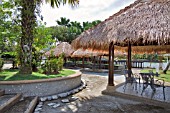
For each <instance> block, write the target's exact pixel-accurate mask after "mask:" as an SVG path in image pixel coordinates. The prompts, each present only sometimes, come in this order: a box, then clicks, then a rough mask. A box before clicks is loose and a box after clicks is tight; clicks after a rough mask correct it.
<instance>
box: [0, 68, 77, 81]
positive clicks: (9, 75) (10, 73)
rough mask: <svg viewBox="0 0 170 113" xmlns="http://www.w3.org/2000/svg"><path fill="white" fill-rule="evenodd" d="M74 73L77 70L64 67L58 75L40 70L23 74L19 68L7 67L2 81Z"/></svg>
mask: <svg viewBox="0 0 170 113" xmlns="http://www.w3.org/2000/svg"><path fill="white" fill-rule="evenodd" d="M74 73H75V71H72V70H67V69H64V70H62V71H59V74H56V75H45V74H41V73H38V72H33V73H32V74H31V75H21V74H18V70H16V69H15V70H14V69H6V70H3V71H2V72H0V81H12V80H35V79H48V78H56V77H62V76H68V75H71V74H74Z"/></svg>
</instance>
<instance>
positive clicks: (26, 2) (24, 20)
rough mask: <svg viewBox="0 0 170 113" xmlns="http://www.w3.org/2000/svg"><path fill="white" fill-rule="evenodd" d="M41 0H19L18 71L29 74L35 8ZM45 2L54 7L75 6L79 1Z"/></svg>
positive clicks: (56, 0)
mask: <svg viewBox="0 0 170 113" xmlns="http://www.w3.org/2000/svg"><path fill="white" fill-rule="evenodd" d="M41 2H42V0H20V5H21V7H22V9H21V25H22V26H21V28H22V35H21V41H20V44H21V50H20V52H21V53H20V56H21V57H20V63H21V67H20V71H19V72H20V73H21V74H31V73H32V43H33V39H34V33H35V32H34V29H35V26H36V24H35V22H36V16H35V10H36V6H37V5H38V4H40V3H41ZM46 3H50V4H51V6H52V7H53V8H54V7H55V6H56V7H59V6H60V5H61V4H63V5H64V4H66V3H68V4H70V5H72V6H75V5H76V4H78V3H79V0H46Z"/></svg>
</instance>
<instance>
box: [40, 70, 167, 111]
mask: <svg viewBox="0 0 170 113" xmlns="http://www.w3.org/2000/svg"><path fill="white" fill-rule="evenodd" d="M119 77H120V76H117V77H115V78H119ZM82 79H83V80H85V81H86V83H87V88H86V89H84V90H82V91H81V92H79V93H77V94H75V95H72V96H74V97H78V99H77V100H72V101H70V102H68V103H62V102H61V100H62V99H58V100H53V101H47V102H45V103H44V104H43V109H42V110H41V112H40V113H161V112H162V113H170V109H166V108H163V107H160V106H153V105H149V104H147V103H142V102H137V101H133V100H129V99H123V98H118V97H114V96H108V95H103V94H101V91H103V90H104V89H105V88H106V85H107V75H106V76H105V75H104V74H103V76H101V75H100V76H98V75H97V74H96V73H95V75H94V74H90V73H84V74H82ZM117 80H118V79H117ZM116 82H120V81H119V80H118V81H116ZM70 98H71V96H70V97H67V99H70ZM52 102H54V103H58V104H60V106H59V107H57V108H52V107H51V106H48V105H47V104H49V103H52Z"/></svg>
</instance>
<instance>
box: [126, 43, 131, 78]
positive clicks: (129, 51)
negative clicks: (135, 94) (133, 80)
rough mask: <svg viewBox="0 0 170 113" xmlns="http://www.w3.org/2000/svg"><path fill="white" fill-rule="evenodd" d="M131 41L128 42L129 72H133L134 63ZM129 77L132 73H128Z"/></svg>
mask: <svg viewBox="0 0 170 113" xmlns="http://www.w3.org/2000/svg"><path fill="white" fill-rule="evenodd" d="M131 62H132V61H131V43H130V41H129V43H128V61H127V66H128V72H131V68H132V65H131ZM128 77H131V73H128Z"/></svg>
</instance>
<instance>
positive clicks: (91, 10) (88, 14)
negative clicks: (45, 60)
mask: <svg viewBox="0 0 170 113" xmlns="http://www.w3.org/2000/svg"><path fill="white" fill-rule="evenodd" d="M134 1H135V0H80V3H79V6H78V7H75V8H74V9H72V8H71V7H70V6H68V5H65V6H60V7H59V8H55V9H53V8H51V7H50V5H49V4H45V3H44V4H43V5H42V7H41V11H42V12H41V15H42V16H43V17H44V19H43V20H44V22H46V23H47V25H46V26H55V25H56V22H55V21H56V20H57V19H60V17H66V18H68V19H70V20H71V21H78V22H81V23H82V22H86V21H89V22H91V21H94V20H102V21H103V20H105V19H107V18H108V17H109V16H111V15H113V14H114V13H116V12H118V11H119V10H120V9H122V8H124V7H126V6H128V5H129V4H131V3H133V2H134Z"/></svg>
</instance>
